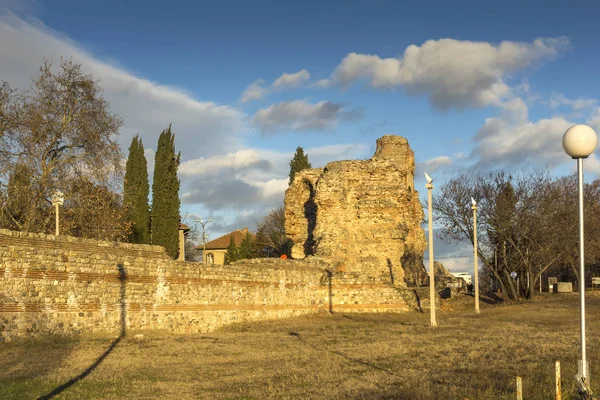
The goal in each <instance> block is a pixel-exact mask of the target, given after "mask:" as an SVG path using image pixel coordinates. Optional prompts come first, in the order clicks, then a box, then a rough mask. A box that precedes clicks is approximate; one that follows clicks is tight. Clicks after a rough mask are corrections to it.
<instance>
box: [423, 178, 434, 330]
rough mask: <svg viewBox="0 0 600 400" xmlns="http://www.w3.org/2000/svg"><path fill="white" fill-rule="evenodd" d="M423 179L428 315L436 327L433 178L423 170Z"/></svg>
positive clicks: (431, 323) (432, 325)
mask: <svg viewBox="0 0 600 400" xmlns="http://www.w3.org/2000/svg"><path fill="white" fill-rule="evenodd" d="M425 179H427V184H426V185H425V187H426V188H427V211H428V218H427V219H428V220H429V303H430V305H429V316H430V319H431V321H430V325H431V327H436V326H437V322H436V320H435V271H434V270H433V269H434V268H433V227H432V225H433V218H432V212H431V190H432V189H433V185H432V183H433V179H431V177H430V176H429V175H427V172H425Z"/></svg>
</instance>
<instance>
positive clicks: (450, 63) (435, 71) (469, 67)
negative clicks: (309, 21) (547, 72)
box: [331, 38, 569, 110]
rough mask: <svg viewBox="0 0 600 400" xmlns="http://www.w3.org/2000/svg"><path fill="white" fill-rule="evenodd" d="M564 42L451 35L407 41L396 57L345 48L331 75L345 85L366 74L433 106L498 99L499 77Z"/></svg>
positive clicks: (503, 88) (378, 84)
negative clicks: (478, 39) (495, 41)
mask: <svg viewBox="0 0 600 400" xmlns="http://www.w3.org/2000/svg"><path fill="white" fill-rule="evenodd" d="M568 44H569V42H568V40H567V39H566V38H557V39H548V38H546V39H537V40H535V41H533V42H532V43H522V42H510V41H504V42H501V43H500V44H499V45H492V44H490V43H485V42H471V41H459V40H453V39H440V40H429V41H427V42H425V43H423V45H422V46H416V45H411V46H408V47H407V48H406V50H405V51H404V54H403V55H402V57H400V58H380V57H379V56H377V55H370V54H357V53H350V54H348V55H347V56H346V57H345V58H344V59H343V60H342V62H341V63H340V64H339V65H338V66H337V68H336V69H335V71H334V72H333V73H332V75H331V80H332V81H333V82H334V83H336V84H338V85H340V86H342V87H343V88H346V87H348V86H349V85H350V84H352V83H354V82H356V81H358V80H366V81H368V82H369V84H370V85H371V86H372V87H374V88H380V89H390V88H394V87H403V88H404V89H405V91H406V92H407V93H408V94H410V95H415V96H420V95H426V96H428V97H429V101H430V103H431V104H432V105H433V106H434V107H435V108H438V109H443V110H444V109H449V108H459V109H460V108H466V107H485V106H488V105H494V104H496V105H498V104H499V103H500V101H501V100H502V99H503V98H504V97H505V96H507V95H508V94H509V92H510V88H509V87H508V86H507V85H506V83H505V82H504V80H503V79H504V78H505V77H506V76H507V75H508V74H510V73H512V72H515V71H518V70H521V69H524V68H526V67H529V66H531V65H534V64H535V63H537V62H542V61H546V60H551V59H553V58H555V57H556V56H557V55H558V54H559V52H560V51H561V50H562V49H564V48H565V47H567V46H568Z"/></svg>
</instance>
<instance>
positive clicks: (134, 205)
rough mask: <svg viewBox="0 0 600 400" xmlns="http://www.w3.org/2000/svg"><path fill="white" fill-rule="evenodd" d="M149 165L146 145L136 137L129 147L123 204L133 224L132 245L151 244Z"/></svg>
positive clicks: (130, 238)
mask: <svg viewBox="0 0 600 400" xmlns="http://www.w3.org/2000/svg"><path fill="white" fill-rule="evenodd" d="M149 192H150V184H149V183H148V163H147V161H146V156H145V155H144V144H143V143H142V139H140V137H139V135H135V137H134V138H133V140H132V141H131V146H130V147H129V157H128V158H127V164H126V165H125V182H124V183H123V204H124V205H125V206H126V207H127V219H128V220H129V222H130V223H131V234H130V236H129V241H130V242H131V243H144V244H147V243H150V206H149V205H148V194H149Z"/></svg>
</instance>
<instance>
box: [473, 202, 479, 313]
mask: <svg viewBox="0 0 600 400" xmlns="http://www.w3.org/2000/svg"><path fill="white" fill-rule="evenodd" d="M471 208H472V209H473V259H474V264H475V265H474V268H475V271H474V275H475V314H479V262H478V259H479V257H478V254H477V206H475V205H474V206H472V207H471Z"/></svg>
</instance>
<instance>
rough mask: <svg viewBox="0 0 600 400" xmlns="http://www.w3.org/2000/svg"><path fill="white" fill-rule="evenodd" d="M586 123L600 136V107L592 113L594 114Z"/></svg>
mask: <svg viewBox="0 0 600 400" xmlns="http://www.w3.org/2000/svg"><path fill="white" fill-rule="evenodd" d="M586 123H587V124H588V125H589V126H591V127H592V128H593V129H594V130H595V131H596V133H597V134H599V135H600V107H596V109H594V111H592V114H591V115H590V117H589V118H588V120H587V121H586Z"/></svg>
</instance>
